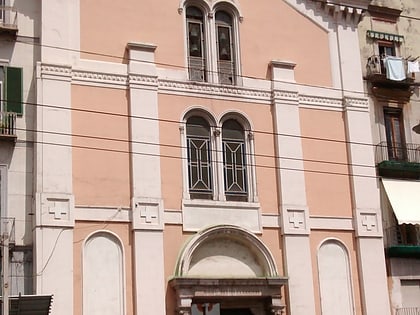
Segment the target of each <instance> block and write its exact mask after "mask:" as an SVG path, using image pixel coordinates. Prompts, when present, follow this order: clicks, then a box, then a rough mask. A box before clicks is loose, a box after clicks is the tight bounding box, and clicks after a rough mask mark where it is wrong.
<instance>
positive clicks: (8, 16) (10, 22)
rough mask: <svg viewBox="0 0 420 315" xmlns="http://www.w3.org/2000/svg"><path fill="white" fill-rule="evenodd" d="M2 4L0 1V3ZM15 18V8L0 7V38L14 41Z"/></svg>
mask: <svg viewBox="0 0 420 315" xmlns="http://www.w3.org/2000/svg"><path fill="white" fill-rule="evenodd" d="M2 2H3V1H0V3H2ZM17 16H18V15H17V11H16V9H15V8H13V7H10V6H5V5H0V37H9V38H11V39H16V35H17V32H18V24H17Z"/></svg>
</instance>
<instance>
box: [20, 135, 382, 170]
mask: <svg viewBox="0 0 420 315" xmlns="http://www.w3.org/2000/svg"><path fill="white" fill-rule="evenodd" d="M18 130H22V131H26V132H32V133H43V134H50V135H58V136H66V137H75V138H87V139H93V140H104V141H114V142H122V143H124V144H142V145H148V146H158V147H168V148H174V149H180V150H187V149H188V148H187V147H185V146H182V145H174V144H164V143H161V142H159V143H155V142H145V141H133V140H130V139H117V138H109V137H99V136H89V135H81V134H69V133H62V132H52V131H41V130H30V129H18ZM23 141H25V142H32V141H31V140H23ZM33 143H40V142H36V141H33ZM48 144H56V145H62V144H63V143H57V142H51V143H48ZM63 145H64V144H63ZM87 148H89V149H95V148H92V147H87ZM97 150H101V151H109V152H114V153H133V154H143V155H149V154H148V153H143V152H142V153H139V152H137V153H136V152H132V151H131V150H128V151H124V150H117V149H104V148H97ZM210 152H214V153H221V152H223V151H221V150H217V149H213V148H211V149H210ZM150 155H152V156H156V154H150ZM244 155H245V156H254V157H261V158H269V159H283V160H293V161H300V162H311V163H320V164H331V165H340V166H354V167H364V168H375V167H374V166H372V165H363V164H353V163H346V162H338V161H325V160H315V159H305V158H294V157H285V156H275V155H267V154H258V153H247V152H246V153H245V154H244ZM159 156H160V157H169V156H162V155H159ZM174 158H177V157H174ZM181 159H182V158H181ZM219 163H221V162H219Z"/></svg>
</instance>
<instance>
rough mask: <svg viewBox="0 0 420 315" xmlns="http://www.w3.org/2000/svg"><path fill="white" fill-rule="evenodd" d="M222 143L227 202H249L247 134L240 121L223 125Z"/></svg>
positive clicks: (232, 121) (227, 121) (231, 121)
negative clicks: (246, 155)
mask: <svg viewBox="0 0 420 315" xmlns="http://www.w3.org/2000/svg"><path fill="white" fill-rule="evenodd" d="M222 143H223V169H224V184H225V195H226V200H235V201H247V174H246V157H245V154H246V151H245V132H244V129H243V128H242V126H241V125H240V124H239V123H238V121H236V120H234V119H229V120H226V121H225V122H224V123H223V127H222Z"/></svg>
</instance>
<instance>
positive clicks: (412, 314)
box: [396, 307, 420, 315]
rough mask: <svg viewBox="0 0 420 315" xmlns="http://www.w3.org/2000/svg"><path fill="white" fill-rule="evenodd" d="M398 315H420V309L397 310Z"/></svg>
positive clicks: (405, 308)
mask: <svg viewBox="0 0 420 315" xmlns="http://www.w3.org/2000/svg"><path fill="white" fill-rule="evenodd" d="M396 315H420V307H402V308H397V312H396Z"/></svg>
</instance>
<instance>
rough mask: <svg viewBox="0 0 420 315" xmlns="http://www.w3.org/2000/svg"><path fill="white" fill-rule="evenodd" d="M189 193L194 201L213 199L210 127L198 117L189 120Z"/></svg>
mask: <svg viewBox="0 0 420 315" xmlns="http://www.w3.org/2000/svg"><path fill="white" fill-rule="evenodd" d="M187 151H188V175H189V178H188V180H189V191H190V196H191V198H192V199H212V197H213V188H212V187H213V185H212V159H211V139H210V125H209V124H208V122H207V121H206V120H205V119H204V118H202V117H198V116H193V117H190V118H189V119H188V120H187Z"/></svg>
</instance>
